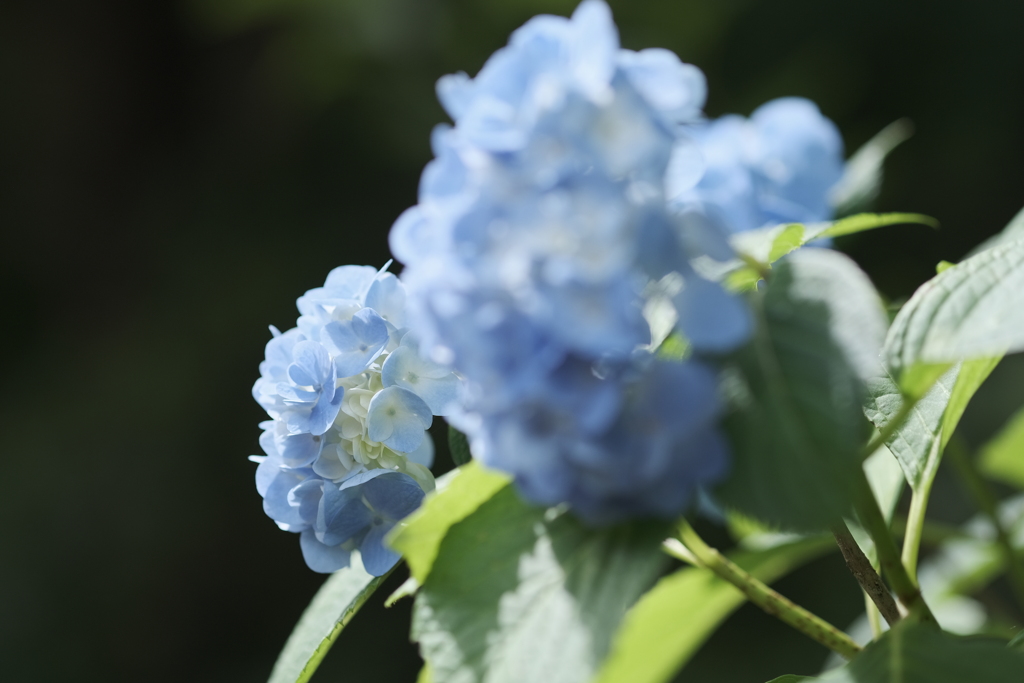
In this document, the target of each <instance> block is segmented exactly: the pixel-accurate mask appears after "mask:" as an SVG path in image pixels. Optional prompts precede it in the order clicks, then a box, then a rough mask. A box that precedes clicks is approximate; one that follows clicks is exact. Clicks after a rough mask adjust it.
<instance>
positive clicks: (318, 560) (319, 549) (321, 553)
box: [299, 529, 351, 574]
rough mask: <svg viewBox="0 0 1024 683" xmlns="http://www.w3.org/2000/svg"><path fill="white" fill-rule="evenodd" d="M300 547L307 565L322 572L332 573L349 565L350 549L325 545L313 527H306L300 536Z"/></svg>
mask: <svg viewBox="0 0 1024 683" xmlns="http://www.w3.org/2000/svg"><path fill="white" fill-rule="evenodd" d="M299 547H301V548H302V559H304V560H305V561H306V566H308V567H309V568H310V569H312V570H313V571H315V572H318V573H320V574H331V573H333V572H336V571H338V570H339V569H344V568H345V567H347V566H348V565H349V559H350V557H351V553H350V552H349V551H347V550H345V549H344V548H341V547H339V546H329V545H324V544H323V543H321V542H320V541H318V540H317V539H316V535H315V534H314V532H313V530H312V529H306V530H305V531H303V532H302V534H301V535H300V536H299Z"/></svg>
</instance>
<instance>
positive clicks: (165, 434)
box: [0, 0, 1024, 683]
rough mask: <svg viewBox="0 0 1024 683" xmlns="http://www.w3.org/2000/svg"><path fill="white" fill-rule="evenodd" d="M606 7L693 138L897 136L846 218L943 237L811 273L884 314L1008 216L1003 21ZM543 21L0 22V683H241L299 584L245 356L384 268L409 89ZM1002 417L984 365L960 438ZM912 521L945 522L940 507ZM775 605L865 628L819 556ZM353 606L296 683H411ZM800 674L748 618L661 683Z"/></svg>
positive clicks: (884, 13)
mask: <svg viewBox="0 0 1024 683" xmlns="http://www.w3.org/2000/svg"><path fill="white" fill-rule="evenodd" d="M611 4H612V7H613V10H614V12H615V15H616V19H617V21H618V23H619V26H620V29H621V35H622V42H623V45H624V46H625V47H629V48H634V49H639V48H643V47H650V46H663V47H667V48H670V49H673V50H675V51H676V52H677V53H678V54H679V55H680V56H681V57H682V58H683V59H684V60H685V61H689V62H692V63H694V64H697V65H698V66H700V67H701V68H702V69H704V71H705V72H706V74H707V76H708V79H709V82H710V97H709V101H708V105H707V111H708V113H709V114H711V115H719V114H723V113H728V112H738V113H744V114H747V113H749V112H750V111H751V110H752V109H753V108H754V107H756V106H757V105H758V104H760V103H762V102H764V101H765V100H768V99H771V98H774V97H778V96H783V95H802V96H806V97H810V98H812V99H814V100H815V101H816V102H818V103H819V105H820V106H821V108H822V110H823V111H824V112H825V114H827V115H828V116H830V117H831V118H832V119H833V120H835V121H836V123H837V124H838V125H839V127H840V129H841V130H842V132H843V135H844V137H845V140H846V144H847V149H848V151H852V150H854V149H856V148H857V147H858V146H859V145H860V144H861V143H863V142H864V141H865V140H866V139H867V138H869V137H870V136H871V135H872V134H874V133H875V132H876V131H878V130H879V129H881V128H882V127H883V126H884V125H886V124H888V123H890V122H891V121H893V120H895V119H897V118H899V117H902V116H909V117H910V118H911V119H913V121H914V122H915V124H916V126H917V134H916V136H915V137H914V138H913V139H912V140H911V141H909V142H908V143H906V144H904V146H902V147H901V148H899V149H898V150H897V151H896V152H895V153H894V154H893V156H892V157H891V159H890V162H889V164H888V176H887V181H886V183H885V187H884V191H883V193H882V196H881V198H880V200H879V202H878V206H877V208H878V209H879V210H887V211H888V210H900V211H917V212H923V213H927V214H930V215H932V216H935V217H937V218H938V219H939V220H940V221H941V222H942V229H941V230H939V231H938V232H933V231H931V230H930V229H928V228H924V227H920V226H917V227H897V228H890V229H887V230H884V231H879V232H875V233H870V234H864V235H860V236H856V237H853V238H848V239H847V240H846V241H842V242H840V244H839V247H840V248H842V249H844V250H846V251H847V252H848V253H850V254H851V255H852V256H854V258H856V259H857V260H858V262H859V263H860V264H861V265H862V266H863V267H864V268H865V269H866V270H867V272H868V273H869V274H870V275H871V277H872V278H873V279H874V281H875V282H876V284H877V285H878V286H879V287H880V289H881V290H882V291H883V292H884V293H885V294H886V295H888V296H890V297H893V298H899V297H905V296H908V295H909V294H910V293H911V292H912V291H913V290H914V288H915V287H916V286H917V285H918V284H920V283H921V282H922V281H924V280H925V279H927V278H928V277H929V276H930V275H931V274H933V273H934V266H935V264H936V262H938V261H939V260H942V259H946V260H957V259H959V258H961V257H962V256H963V255H964V254H965V253H966V252H967V251H968V250H969V249H970V248H971V247H972V246H974V245H975V244H977V243H978V242H980V241H981V240H982V239H983V238H984V237H986V236H988V235H990V234H992V233H994V232H996V231H998V230H999V229H1000V228H1002V226H1003V225H1004V224H1005V223H1006V222H1007V221H1008V220H1009V219H1010V217H1011V216H1012V215H1013V214H1014V213H1015V212H1016V211H1017V210H1018V209H1019V208H1020V207H1021V205H1022V204H1024V125H1022V124H1024V49H1022V43H1021V40H1022V39H1021V36H1022V35H1024V31H1022V29H1024V3H1021V2H1019V0H1005V1H1002V2H1001V1H998V0H988V1H985V2H972V3H967V2H962V1H960V0H917V1H915V2H909V1H908V2H893V1H892V0H884V1H883V0H861V1H860V2H821V1H820V0H776V1H774V2H755V1H753V0H650V1H647V0H630V1H629V2H626V1H625V0H622V1H615V0H613V1H612V3H611ZM574 5H575V0H567V1H563V0H547V1H541V0H516V1H513V0H307V1H305V2H296V1H293V2H286V1H285V0H185V1H177V2H174V1H158V0H150V1H148V2H137V1H131V0H92V1H91V2H71V1H70V0H65V1H60V0H56V1H54V0H34V1H32V2H29V1H27V0H4V2H3V3H0V93H2V94H0V236H2V240H0V302H2V303H0V306H2V325H3V328H2V329H3V335H2V341H0V343H2V345H3V346H2V349H0V364H2V369H0V381H2V382H3V387H2V390H0V416H2V419H3V423H2V424H3V429H2V431H0V433H2V438H0V449H2V450H0V453H2V457H3V462H4V468H3V470H2V472H3V474H2V475H0V482H2V495H0V523H2V529H3V531H2V532H0V672H2V673H0V677H2V678H3V679H4V680H7V681H47V682H49V681H100V680H102V681H105V682H120V681H152V682H154V683H159V682H163V681H225V682H230V681H261V680H265V677H266V675H267V674H268V672H269V670H270V666H271V664H272V662H273V660H274V658H275V656H276V654H277V651H278V649H279V648H280V646H281V645H282V643H283V642H284V640H285V638H286V636H287V634H288V633H289V631H290V630H291V627H292V625H293V624H294V622H295V620H296V619H297V617H298V616H299V614H300V613H301V611H302V609H303V608H304V606H305V604H306V602H307V601H308V599H309V597H310V596H311V595H312V594H313V593H314V592H315V590H316V588H317V587H318V585H319V583H320V582H321V581H322V577H320V576H318V575H315V574H313V573H311V572H310V571H309V570H307V569H306V567H305V566H304V565H303V562H302V559H301V556H300V554H299V548H298V543H297V538H295V537H294V536H292V535H290V534H285V533H282V532H280V531H278V530H277V529H276V527H275V526H274V524H273V523H272V522H271V521H270V520H269V519H267V518H266V517H265V516H264V515H263V513H262V510H261V507H260V498H259V496H258V495H257V493H256V491H255V489H254V486H253V481H252V477H253V471H254V466H253V465H252V464H251V463H249V462H247V461H246V456H247V455H249V454H250V453H256V452H258V445H257V436H258V430H257V427H256V424H257V422H259V421H260V419H261V411H260V409H259V407H258V406H257V405H256V403H255V402H254V401H253V400H252V399H251V398H250V396H249V389H250V387H251V385H252V382H253V381H254V380H255V379H256V377H257V374H258V372H257V364H258V363H259V361H260V360H261V358H262V354H263V345H264V343H265V341H266V340H267V339H268V337H269V334H268V332H267V328H266V326H267V325H268V324H271V323H272V324H275V325H278V326H279V327H281V328H282V329H285V328H287V327H290V326H291V325H292V324H293V320H294V318H295V315H296V313H295V310H294V307H293V306H294V303H293V302H294V299H295V298H296V296H298V295H299V294H301V293H302V292H303V291H304V290H306V289H308V288H311V287H314V286H316V285H318V284H320V283H321V282H322V281H323V279H324V277H325V275H326V274H327V272H328V270H329V269H330V268H332V267H334V266H337V265H341V264H345V263H357V264H372V265H374V266H379V265H381V264H383V262H384V261H385V260H386V259H387V258H388V249H387V241H386V236H387V231H388V228H389V227H390V225H391V223H392V221H393V220H394V219H395V218H396V217H397V216H398V214H399V213H400V212H401V211H402V210H403V209H404V208H405V207H407V206H409V205H410V204H412V203H413V202H414V201H415V197H416V185H417V179H418V176H419V172H420V170H421V169H422V167H423V165H424V163H426V162H427V161H428V159H429V158H430V152H429V146H428V134H429V132H430V129H431V127H432V126H433V125H434V124H435V123H437V122H440V121H442V120H445V117H444V115H443V112H442V110H441V108H440V107H439V105H438V104H437V102H436V100H435V98H434V93H433V87H434V81H435V80H436V79H437V78H438V77H439V76H440V75H442V74H445V73H448V72H451V71H457V70H466V71H468V72H470V73H471V74H472V73H475V72H476V71H477V70H478V69H479V68H480V66H481V65H482V64H483V62H484V60H485V59H486V57H487V56H488V55H489V54H490V53H491V52H492V51H493V50H494V49H496V48H497V47H499V46H501V45H503V44H504V43H505V40H506V38H507V36H508V34H509V32H510V31H512V30H513V29H514V28H516V27H517V26H519V25H520V24H521V23H522V22H523V21H525V20H526V19H527V18H528V17H529V16H531V15H533V14H535V13H538V12H545V11H546V12H553V13H560V14H568V13H569V12H570V11H571V10H572V8H573V7H574ZM1022 402H1024V363H1021V362H1020V361H1019V360H1017V359H1009V360H1008V361H1006V362H1005V363H1004V364H1003V366H1002V367H1001V368H1000V369H999V370H998V371H997V373H996V375H995V376H994V377H993V378H992V379H991V380H990V381H989V383H988V384H987V385H986V387H985V388H984V390H983V391H982V393H981V394H980V396H979V397H978V400H977V401H976V402H975V404H973V405H972V407H971V409H970V410H969V412H968V415H967V417H966V419H965V423H964V426H963V432H964V435H965V436H966V437H967V439H968V440H969V441H973V442H975V443H977V442H978V441H980V440H982V439H984V438H985V437H986V436H987V435H988V434H990V433H991V431H992V430H994V429H996V428H998V426H999V425H1000V424H1001V423H1002V421H1003V420H1004V419H1005V417H1006V416H1007V415H1008V414H1010V412H1012V411H1013V410H1014V409H1016V408H1017V407H1019V406H1020V404H1021V403H1022ZM439 465H440V467H441V469H444V468H445V467H448V466H450V464H449V462H448V461H447V460H446V455H445V454H443V453H442V454H441V457H440V462H439ZM932 504H933V508H934V511H935V512H936V514H937V515H939V516H940V517H943V518H948V519H950V520H952V521H956V520H959V519H963V518H964V517H965V516H966V515H968V514H970V512H971V510H970V508H969V507H968V506H967V504H966V503H965V502H964V501H963V500H962V499H961V497H960V494H959V491H958V490H957V489H956V487H955V486H951V485H949V484H948V482H946V483H943V482H940V485H939V488H938V491H937V493H936V495H935V496H934V497H933V503H932ZM401 578H402V577H398V576H396V577H393V579H392V582H391V584H390V585H391V586H392V587H393V586H395V585H397V582H398V581H400V580H401ZM781 588H782V590H783V591H785V592H787V593H789V594H791V595H792V597H794V598H795V599H796V600H798V601H799V602H802V603H804V604H806V605H807V606H808V607H810V608H812V609H815V610H818V611H820V612H821V613H822V614H823V615H824V616H825V617H826V618H828V619H831V620H834V621H835V623H837V624H840V625H843V626H845V625H846V624H848V623H849V622H850V621H851V620H852V619H853V618H854V617H855V616H856V614H857V613H858V611H859V610H860V609H861V605H862V603H861V599H860V596H859V594H858V591H857V588H856V586H855V584H854V582H853V580H852V579H851V578H850V577H849V576H848V575H846V574H845V572H844V570H843V569H842V566H841V561H840V560H839V558H838V556H837V555H833V556H832V557H830V558H827V559H825V560H821V561H819V562H817V563H815V564H813V565H811V566H810V567H809V568H807V569H805V570H802V571H801V572H798V573H797V574H795V575H794V576H792V577H790V578H789V579H787V580H785V581H783V582H782V584H781ZM379 603H380V600H379V599H375V600H374V601H373V602H372V604H371V606H370V607H368V608H367V610H366V611H365V612H364V613H363V614H361V615H360V616H359V617H357V619H356V620H355V622H354V623H353V628H351V629H350V630H349V631H346V632H345V633H344V634H343V636H342V638H341V641H340V643H339V644H338V646H337V647H336V649H335V650H334V651H333V652H332V653H331V654H330V656H329V657H328V658H327V661H326V663H325V665H324V667H323V669H322V671H321V673H319V674H317V677H316V680H318V681H324V682H328V681H350V680H360V681H396V682H401V681H413V680H414V678H415V674H416V671H417V670H418V667H419V660H418V657H417V655H416V651H415V647H414V646H412V645H410V644H408V642H407V628H408V619H409V604H408V603H409V601H405V602H404V603H402V604H400V605H399V606H397V607H395V608H393V609H392V610H389V611H385V610H384V609H383V608H382V607H380V606H379ZM680 618H681V619H685V618H686V615H680ZM755 633H756V636H755ZM738 641H742V642H744V643H745V647H746V648H749V649H750V651H751V652H752V654H749V655H744V656H742V657H740V656H735V654H733V653H735V643H736V642H738ZM776 646H782V647H784V649H783V650H781V651H775V650H774V648H775V647H776ZM824 657H825V653H824V651H823V650H821V649H820V648H819V647H818V646H816V645H814V644H813V643H810V641H805V640H803V639H802V638H801V637H800V636H799V635H797V634H795V633H794V632H791V631H789V630H788V629H787V628H786V627H784V626H782V625H779V624H777V623H775V622H773V621H772V620H771V619H770V618H768V617H766V616H764V615H762V614H760V613H758V612H757V611H756V610H754V609H752V608H750V607H745V608H743V609H742V610H741V611H740V612H739V614H738V615H737V616H736V617H735V618H734V619H732V620H731V621H730V622H729V624H728V625H727V627H726V629H725V630H724V631H723V632H721V633H720V634H718V635H717V636H716V637H715V638H714V639H713V640H712V641H711V643H710V644H709V646H708V647H707V648H706V649H705V651H704V652H702V653H701V654H700V655H699V656H698V657H697V659H696V660H694V662H693V663H692V664H691V665H690V666H689V667H688V668H687V669H686V670H685V671H684V672H683V674H682V675H681V676H680V680H685V681H714V682H715V683H731V682H733V681H736V682H748V681H749V682H751V683H761V682H762V681H765V680H767V679H770V678H772V677H774V676H776V675H780V674H782V673H787V672H797V673H808V674H809V673H814V672H815V671H817V670H818V668H819V667H820V665H821V663H822V661H823V660H824Z"/></svg>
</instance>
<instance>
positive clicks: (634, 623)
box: [595, 536, 835, 683]
mask: <svg viewBox="0 0 1024 683" xmlns="http://www.w3.org/2000/svg"><path fill="white" fill-rule="evenodd" d="M834 549H835V543H834V542H833V540H832V538H831V537H830V536H828V537H815V538H805V539H802V540H799V541H796V542H792V543H788V544H786V545H781V546H777V547H774V548H771V549H769V550H762V551H755V552H742V553H737V554H734V555H731V556H730V557H731V559H732V560H733V561H734V562H736V564H738V565H739V566H740V567H742V568H743V569H745V570H746V571H748V572H750V573H751V574H753V575H754V576H755V577H757V578H758V579H760V580H761V581H764V582H765V583H771V582H773V581H775V580H777V579H779V578H781V577H782V576H784V575H786V574H788V573H789V572H790V571H792V570H793V569H795V568H797V567H798V566H800V565H802V564H804V563H805V562H808V561H810V560H811V559H814V558H815V557H818V556H820V555H821V554H823V553H825V552H827V551H829V550H834ZM745 600H746V597H745V596H744V595H743V593H741V592H740V591H739V589H737V588H736V587H735V586H733V585H732V584H730V583H728V582H726V581H724V580H723V579H720V578H718V577H717V576H715V574H713V573H712V572H711V571H710V570H707V569H698V568H691V569H683V570H681V571H678V572H676V573H675V574H671V575H669V576H666V577H665V578H663V579H661V580H660V581H659V582H658V583H657V585H655V587H654V588H652V589H651V590H650V591H649V592H648V593H647V594H645V595H644V597H643V598H641V599H640V601H639V602H638V603H637V604H636V606H634V607H633V609H631V610H630V611H629V614H627V615H626V619H625V621H624V622H623V624H622V628H621V629H620V630H619V632H618V633H617V634H616V635H615V641H614V643H613V644H612V650H611V654H610V655H609V656H608V659H607V660H606V661H605V664H604V666H603V667H602V668H601V671H600V672H599V674H598V676H597V678H596V679H595V681H596V683H621V682H623V681H628V682H629V683H661V682H662V681H668V680H671V679H672V677H673V675H674V674H675V672H676V671H678V670H679V669H680V668H681V667H682V666H683V665H684V664H686V662H687V661H689V660H690V658H691V657H692V656H693V655H694V654H695V653H696V652H697V650H698V649H699V648H700V646H701V645H702V644H703V643H704V641H705V640H707V639H708V637H710V636H711V634H712V633H714V631H715V629H717V628H718V626H719V625H721V623H722V622H723V621H725V619H726V617H728V616H729V615H730V614H731V613H732V612H733V611H735V610H736V608H738V607H739V606H740V605H742V604H743V602H744V601H745Z"/></svg>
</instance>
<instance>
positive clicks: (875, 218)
mask: <svg viewBox="0 0 1024 683" xmlns="http://www.w3.org/2000/svg"><path fill="white" fill-rule="evenodd" d="M905 223H917V224H920V225H927V226H928V227H931V228H937V227H939V222H938V221H937V220H935V219H934V218H932V217H931V216H925V215H924V214H920V213H859V214H857V215H855V216H848V217H847V218H842V219H840V220H838V221H835V222H833V223H831V224H829V223H826V224H825V225H824V226H823V227H822V228H821V229H818V230H812V231H809V232H808V234H807V235H806V237H805V238H804V244H807V243H808V242H810V241H812V240H820V239H825V238H827V237H843V236H845V235H853V234H856V233H858V232H864V231H865V230H874V229H875V228H885V227H888V226H890V225H901V224H905Z"/></svg>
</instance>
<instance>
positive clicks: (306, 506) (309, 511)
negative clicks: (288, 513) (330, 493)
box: [288, 477, 324, 525]
mask: <svg viewBox="0 0 1024 683" xmlns="http://www.w3.org/2000/svg"><path fill="white" fill-rule="evenodd" d="M323 490H324V482H323V480H322V479H320V478H319V477H311V478H309V479H307V480H306V481H304V482H302V483H301V484H299V485H298V486H296V487H294V488H293V489H292V490H291V491H289V492H288V505H290V506H291V507H293V508H297V509H298V511H299V518H300V519H302V523H303V524H309V525H312V524H313V523H314V522H315V521H316V516H317V510H318V508H319V507H320V498H321V497H322V495H323Z"/></svg>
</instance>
